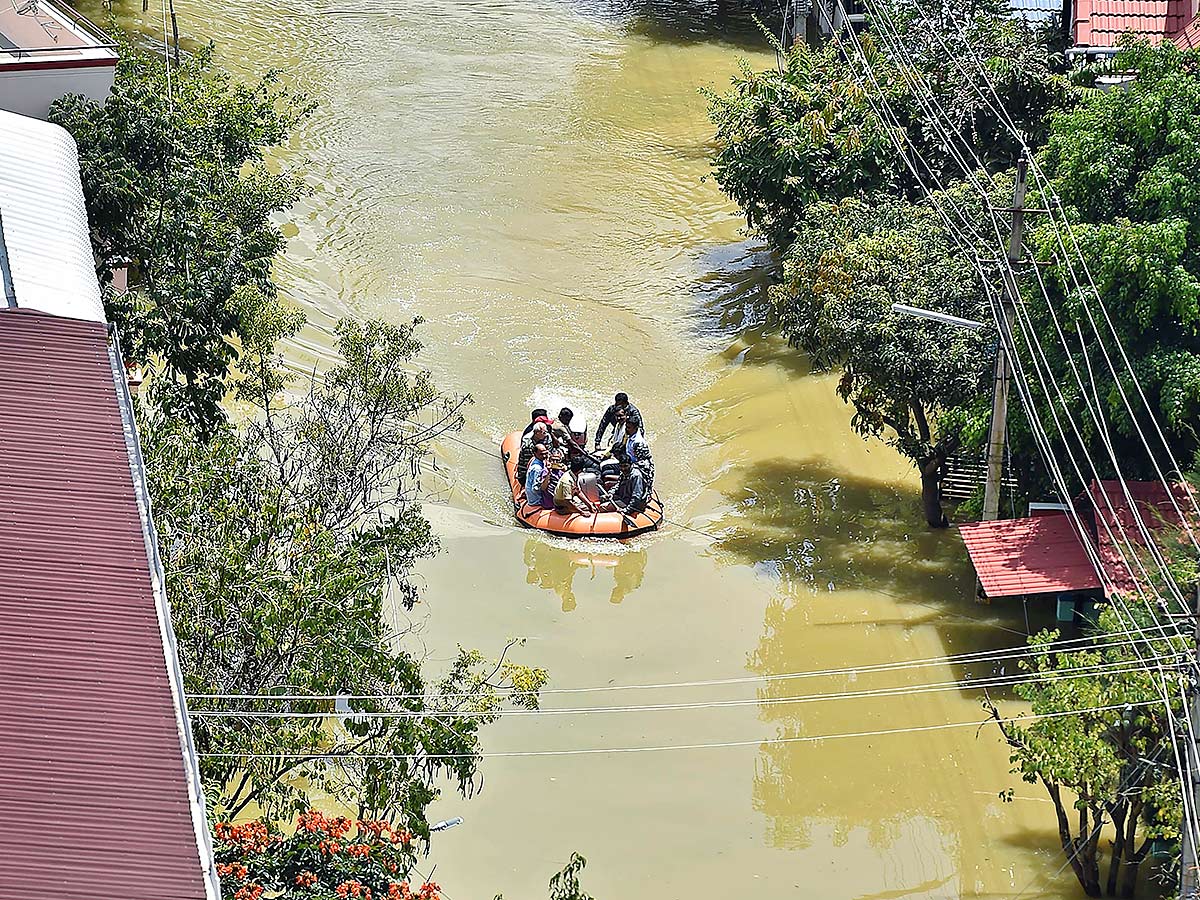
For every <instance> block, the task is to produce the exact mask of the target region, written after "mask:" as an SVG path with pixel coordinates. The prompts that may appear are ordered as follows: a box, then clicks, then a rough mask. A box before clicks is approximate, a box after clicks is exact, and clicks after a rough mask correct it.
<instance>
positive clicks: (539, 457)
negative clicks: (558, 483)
mask: <svg viewBox="0 0 1200 900" xmlns="http://www.w3.org/2000/svg"><path fill="white" fill-rule="evenodd" d="M549 455H550V453H549V451H548V450H547V449H546V445H545V444H534V445H533V459H532V460H530V462H529V471H528V472H527V473H526V475H525V503H526V505H528V506H546V505H547V504H546V503H544V502H543V501H544V500H545V499H546V483H547V482H548V481H549V480H550V467H549V466H547V465H546V461H547V459H548V457H549ZM549 505H550V506H553V505H554V504H553V498H551V503H550V504H549Z"/></svg>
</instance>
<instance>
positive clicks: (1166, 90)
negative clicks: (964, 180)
mask: <svg viewBox="0 0 1200 900" xmlns="http://www.w3.org/2000/svg"><path fill="white" fill-rule="evenodd" d="M1115 65H1116V66H1117V67H1118V68H1120V69H1122V70H1125V71H1129V72H1132V73H1136V77H1135V78H1133V79H1132V80H1131V81H1130V82H1129V83H1127V84H1126V85H1124V86H1123V87H1122V88H1121V89H1120V90H1111V91H1097V92H1094V93H1091V94H1089V95H1088V96H1087V98H1086V99H1085V100H1084V101H1083V102H1081V103H1080V104H1079V105H1078V106H1077V107H1075V108H1074V109H1072V110H1070V111H1067V112H1062V113H1060V114H1058V115H1056V116H1053V117H1052V118H1051V119H1050V125H1049V140H1048V141H1047V144H1046V146H1045V147H1044V148H1043V149H1042V151H1041V153H1040V155H1039V162H1040V164H1041V166H1042V169H1043V170H1044V172H1045V174H1046V176H1047V178H1048V179H1049V183H1050V185H1051V186H1052V189H1053V197H1048V196H1044V197H1042V199H1041V200H1040V201H1038V202H1039V205H1044V204H1045V203H1050V204H1052V205H1053V204H1054V202H1055V201H1054V198H1057V199H1058V201H1060V202H1061V203H1062V213H1063V216H1062V217H1060V218H1058V219H1057V221H1054V222H1051V221H1047V222H1044V223H1043V224H1041V225H1040V226H1039V227H1036V228H1035V229H1033V231H1032V234H1031V238H1030V244H1031V246H1032V248H1033V251H1034V254H1035V256H1036V258H1037V259H1038V260H1039V261H1040V262H1041V263H1042V264H1043V271H1042V281H1043V282H1044V285H1045V288H1046V291H1047V293H1048V295H1049V304H1047V301H1046V299H1045V298H1043V297H1042V296H1041V288H1040V286H1038V285H1037V284H1036V282H1035V279H1034V278H1033V277H1032V276H1030V277H1028V278H1027V279H1026V293H1027V295H1028V296H1029V298H1030V299H1029V302H1028V303H1027V308H1028V309H1029V311H1030V313H1031V316H1032V318H1033V320H1034V323H1035V330H1036V332H1037V333H1038V334H1039V335H1040V336H1041V342H1042V344H1043V345H1044V346H1045V347H1046V348H1047V353H1048V357H1049V362H1050V366H1051V369H1052V371H1053V373H1054V376H1055V378H1056V380H1057V381H1058V383H1059V385H1060V387H1061V388H1062V389H1063V391H1064V393H1065V394H1066V397H1067V405H1068V406H1073V407H1076V408H1079V409H1086V408H1087V405H1088V404H1089V403H1091V404H1092V405H1093V406H1094V407H1096V408H1097V412H1098V414H1099V415H1101V416H1102V417H1103V420H1104V421H1105V423H1106V425H1107V429H1108V434H1107V436H1106V437H1107V439H1109V440H1111V441H1112V442H1113V445H1114V450H1115V453H1116V455H1117V456H1118V459H1120V460H1121V461H1122V465H1123V467H1124V471H1125V474H1126V475H1128V476H1132V477H1147V476H1149V477H1153V475H1154V472H1153V471H1152V468H1151V466H1150V464H1149V459H1148V457H1147V455H1146V452H1145V450H1144V449H1142V447H1141V439H1140V438H1139V436H1138V434H1137V431H1138V428H1139V427H1140V428H1141V429H1142V430H1143V431H1144V432H1146V433H1147V434H1153V433H1154V429H1153V424H1152V423H1151V422H1150V420H1149V417H1148V413H1147V411H1146V409H1145V408H1144V406H1143V404H1142V402H1141V400H1140V398H1139V396H1138V392H1137V386H1135V385H1134V384H1133V381H1132V379H1131V377H1130V376H1129V374H1128V372H1127V371H1126V367H1125V365H1124V362H1123V360H1122V357H1121V355H1120V349H1119V348H1118V346H1117V340H1118V339H1119V341H1120V345H1121V346H1122V347H1123V348H1124V351H1125V353H1126V354H1127V355H1128V358H1129V360H1130V362H1131V364H1132V367H1133V370H1134V372H1135V373H1136V375H1137V379H1138V382H1139V384H1140V385H1141V387H1142V388H1143V390H1144V391H1145V392H1146V396H1147V399H1148V401H1149V405H1150V407H1151V409H1152V410H1153V414H1154V416H1155V417H1156V418H1157V420H1158V422H1159V424H1160V425H1162V427H1163V429H1164V431H1165V433H1166V434H1167V436H1168V439H1169V440H1170V441H1171V444H1172V446H1173V449H1174V450H1175V452H1176V455H1177V457H1178V458H1180V459H1182V460H1184V461H1187V460H1189V458H1190V457H1191V456H1192V455H1193V454H1194V453H1195V452H1196V450H1197V449H1198V448H1200V434H1198V433H1197V431H1196V427H1195V423H1196V422H1197V421H1198V420H1200V331H1198V328H1200V181H1198V180H1197V178H1196V172H1197V164H1198V163H1200V78H1197V72H1198V70H1200V52H1198V51H1188V52H1181V51H1179V50H1178V49H1176V48H1175V47H1174V46H1172V45H1171V44H1170V43H1169V42H1168V43H1165V44H1163V45H1162V46H1159V47H1150V46H1148V45H1146V44H1144V43H1138V42H1134V43H1131V44H1129V45H1128V46H1126V47H1125V48H1124V49H1123V50H1122V52H1121V54H1120V55H1119V56H1118V58H1117V62H1116V64H1115ZM1064 217H1065V219H1066V221H1067V222H1069V223H1070V227H1069V228H1068V227H1067V226H1065V225H1064V224H1063V221H1062V219H1063V218H1064ZM1093 284H1094V286H1093ZM1097 292H1098V294H1099V297H1100V298H1101V300H1100V301H1098V300H1097ZM1101 303H1102V304H1103V306H1101ZM1106 314H1107V316H1109V317H1111V321H1112V328H1113V329H1114V330H1115V331H1116V337H1115V338H1114V336H1113V334H1112V332H1111V331H1110V328H1109V324H1108V319H1107V318H1106ZM1054 315H1056V316H1057V317H1058V318H1059V320H1060V322H1059V323H1057V324H1056V323H1055V322H1054V319H1053V316H1054ZM1059 326H1061V327H1062V329H1063V331H1064V332H1065V333H1066V335H1067V343H1068V345H1069V346H1070V348H1071V353H1072V355H1073V356H1074V358H1075V361H1076V367H1077V368H1078V369H1080V370H1081V374H1082V376H1083V377H1082V379H1081V380H1082V381H1083V382H1084V385H1083V386H1082V387H1081V386H1080V385H1079V383H1078V381H1077V380H1076V378H1075V373H1074V372H1073V371H1072V369H1071V360H1070V359H1068V356H1067V350H1066V349H1065V348H1064V347H1063V341H1062V340H1061V339H1060V338H1059V336H1058V331H1057V329H1058V327H1059ZM1097 332H1098V333H1097ZM1110 359H1111V360H1112V366H1111V367H1110V365H1109V360H1110ZM1080 360H1083V361H1085V362H1080ZM1085 364H1086V366H1087V368H1085ZM1114 370H1115V374H1114ZM1122 391H1124V393H1125V395H1126V398H1128V400H1129V401H1130V405H1132V407H1133V413H1134V414H1133V415H1131V413H1130V411H1129V409H1128V408H1127V406H1126V400H1125V399H1124V398H1122V396H1121V393H1122ZM1042 412H1043V413H1044V412H1045V410H1044V409H1043V410H1042ZM1045 418H1047V420H1048V416H1045ZM1080 427H1081V429H1082V430H1083V432H1084V437H1085V441H1086V442H1087V445H1088V446H1087V449H1088V451H1089V452H1090V453H1091V454H1092V455H1093V456H1095V457H1096V458H1098V459H1102V460H1105V463H1104V465H1105V468H1106V470H1108V473H1109V474H1111V463H1109V462H1108V461H1107V460H1108V456H1107V453H1106V452H1105V451H1103V450H1101V444H1102V441H1103V440H1104V439H1106V438H1105V436H1102V435H1098V434H1097V433H1096V427H1095V425H1094V423H1093V421H1092V419H1091V417H1090V416H1084V415H1081V416H1080ZM1017 436H1018V439H1019V440H1018V452H1021V453H1023V454H1025V455H1026V456H1027V457H1028V456H1032V455H1033V454H1034V450H1033V448H1032V447H1031V446H1030V442H1029V439H1028V438H1027V437H1026V436H1025V433H1023V432H1020V431H1018V433H1017Z"/></svg>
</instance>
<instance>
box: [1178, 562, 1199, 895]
mask: <svg viewBox="0 0 1200 900" xmlns="http://www.w3.org/2000/svg"><path fill="white" fill-rule="evenodd" d="M1195 643H1196V650H1195V661H1194V666H1195V668H1194V669H1193V671H1192V672H1190V673H1189V675H1188V681H1189V682H1190V687H1189V690H1188V700H1187V702H1188V703H1190V704H1191V705H1192V713H1191V715H1192V719H1191V720H1192V722H1200V718H1197V717H1198V716H1200V690H1198V689H1197V688H1198V685H1197V684H1196V672H1198V671H1200V583H1197V584H1196V617H1195ZM1188 739H1189V740H1188V743H1189V744H1190V746H1188V747H1186V748H1185V750H1184V757H1185V765H1184V767H1183V768H1184V771H1183V772H1181V773H1180V775H1181V776H1182V778H1183V784H1182V785H1181V786H1180V787H1181V789H1182V790H1183V791H1186V792H1187V794H1188V796H1189V798H1190V800H1191V804H1192V816H1193V818H1192V820H1191V822H1190V823H1189V821H1188V814H1187V807H1184V812H1183V827H1182V828H1181V829H1180V831H1179V834H1180V838H1179V851H1180V852H1179V898H1180V900H1194V898H1195V897H1197V895H1198V894H1200V871H1197V870H1198V869H1200V857H1197V855H1196V854H1197V853H1198V852H1200V847H1197V846H1196V843H1195V838H1194V836H1193V834H1192V828H1191V825H1193V824H1195V823H1196V821H1197V818H1196V809H1197V806H1196V804H1197V803H1198V802H1200V772H1198V771H1197V766H1198V765H1200V738H1198V737H1197V736H1196V733H1195V732H1192V731H1191V730H1190V729H1189V734H1188Z"/></svg>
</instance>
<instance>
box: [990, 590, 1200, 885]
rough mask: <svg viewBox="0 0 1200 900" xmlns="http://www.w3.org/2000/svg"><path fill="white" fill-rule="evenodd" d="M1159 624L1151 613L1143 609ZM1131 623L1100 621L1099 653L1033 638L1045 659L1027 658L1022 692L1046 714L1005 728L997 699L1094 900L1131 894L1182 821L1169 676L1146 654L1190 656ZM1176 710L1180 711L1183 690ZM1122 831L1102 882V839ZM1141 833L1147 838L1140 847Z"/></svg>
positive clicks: (1147, 623)
mask: <svg viewBox="0 0 1200 900" xmlns="http://www.w3.org/2000/svg"><path fill="white" fill-rule="evenodd" d="M1136 616H1138V617H1139V618H1140V619H1141V620H1142V621H1141V625H1142V626H1143V627H1149V628H1153V627H1154V624H1155V623H1154V622H1153V619H1152V618H1151V617H1150V616H1149V614H1148V611H1145V610H1142V611H1139V612H1137V613H1136ZM1128 622H1129V620H1128V619H1126V618H1123V617H1122V616H1119V615H1118V614H1117V613H1116V611H1115V610H1113V609H1112V608H1109V609H1106V610H1104V611H1103V612H1102V613H1101V614H1100V617H1099V621H1098V627H1097V632H1096V643H1095V645H1094V646H1092V647H1086V648H1082V649H1072V650H1069V651H1067V650H1056V649H1055V646H1054V642H1055V640H1056V639H1057V638H1058V632H1048V631H1044V632H1041V633H1040V634H1038V635H1036V636H1034V637H1033V638H1031V639H1030V646H1031V647H1033V648H1034V649H1035V650H1036V651H1038V652H1037V654H1036V655H1034V656H1031V657H1030V658H1028V659H1026V660H1024V661H1022V663H1021V669H1022V671H1023V672H1025V673H1027V674H1029V675H1030V676H1032V677H1031V680H1029V681H1028V682H1025V683H1022V684H1020V685H1018V687H1017V689H1016V691H1017V694H1018V695H1019V696H1020V697H1021V698H1022V699H1024V700H1028V701H1029V702H1030V704H1031V713H1032V715H1033V716H1034V717H1038V718H1036V719H1035V720H1033V721H1030V722H1028V723H1026V722H1022V721H1020V720H1017V721H1016V722H1014V723H1007V724H1006V723H1005V721H1004V720H1003V718H1002V717H1001V716H1000V714H999V713H998V711H997V710H996V708H995V706H992V705H991V704H990V702H989V704H988V705H989V707H990V709H991V712H992V714H993V716H994V717H995V718H996V720H997V722H998V723H999V724H1000V727H1001V731H1002V733H1003V735H1004V737H1005V739H1006V740H1007V741H1008V743H1009V745H1010V747H1011V748H1012V757H1011V760H1012V764H1013V772H1014V773H1015V774H1018V775H1020V776H1021V778H1022V779H1023V780H1024V781H1027V782H1029V783H1030V784H1041V785H1042V787H1044V788H1045V790H1046V793H1047V795H1048V796H1049V798H1050V801H1051V803H1052V804H1053V806H1054V810H1055V814H1056V817H1057V820H1058V832H1059V839H1060V841H1061V843H1062V849H1063V853H1064V854H1065V855H1066V857H1067V863H1068V864H1069V865H1070V866H1071V869H1072V871H1073V872H1074V873H1075V875H1076V877H1077V878H1078V879H1079V883H1080V885H1081V886H1082V887H1083V889H1084V892H1085V893H1086V894H1087V895H1088V896H1089V897H1099V896H1101V895H1102V893H1104V892H1107V894H1108V895H1109V896H1115V895H1117V894H1118V893H1119V894H1120V896H1122V897H1132V896H1133V892H1134V888H1135V885H1136V883H1137V878H1138V870H1139V868H1140V866H1141V864H1142V862H1143V860H1144V859H1145V858H1146V856H1147V854H1148V853H1149V850H1150V845H1151V842H1152V841H1153V840H1155V839H1161V840H1164V841H1175V840H1177V839H1178V837H1179V827H1180V822H1181V820H1182V807H1181V805H1180V804H1181V799H1180V792H1179V790H1180V785H1179V776H1178V772H1177V771H1176V769H1175V768H1174V760H1173V758H1171V757H1170V754H1171V743H1172V741H1173V740H1175V739H1176V738H1177V737H1179V736H1178V735H1176V734H1175V733H1174V729H1175V727H1176V726H1175V725H1173V724H1172V718H1171V715H1170V714H1169V712H1168V710H1167V709H1166V707H1164V705H1163V702H1162V700H1163V693H1162V690H1163V689H1162V687H1161V686H1160V685H1161V681H1160V679H1161V677H1162V676H1160V673H1159V672H1158V671H1157V670H1154V669H1149V670H1148V669H1147V668H1146V667H1145V665H1144V664H1143V663H1142V658H1143V657H1146V658H1149V657H1152V656H1153V657H1158V658H1160V659H1161V658H1168V657H1170V656H1173V655H1174V654H1176V653H1179V652H1181V651H1182V652H1187V648H1186V646H1185V645H1184V642H1183V641H1181V640H1177V639H1168V638H1164V639H1162V640H1161V641H1158V642H1147V643H1146V644H1144V645H1143V646H1141V647H1140V648H1139V647H1135V646H1132V645H1131V644H1130V643H1129V642H1128V640H1125V639H1122V635H1124V634H1125V633H1126V632H1127V631H1128V630H1129V626H1128V624H1127V623H1128ZM1174 694H1175V696H1174V698H1173V699H1172V700H1171V704H1172V705H1173V706H1174V708H1175V713H1176V714H1179V713H1180V712H1181V711H1180V709H1179V704H1180V703H1181V702H1182V701H1181V698H1180V695H1179V693H1178V692H1177V691H1176V692H1174ZM1105 827H1111V828H1112V833H1113V835H1114V840H1113V845H1112V853H1111V857H1110V862H1109V869H1108V877H1107V879H1106V881H1105V883H1104V885H1103V887H1102V883H1101V877H1100V862H1101V850H1100V847H1101V841H1100V838H1101V833H1102V831H1103V830H1104V829H1105ZM1139 836H1140V837H1141V842H1140V843H1139V842H1138V838H1139Z"/></svg>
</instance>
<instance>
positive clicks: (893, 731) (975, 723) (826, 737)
mask: <svg viewBox="0 0 1200 900" xmlns="http://www.w3.org/2000/svg"><path fill="white" fill-rule="evenodd" d="M1160 702H1161V701H1158V700H1152V701H1143V702H1138V703H1117V704H1113V705H1109V706H1087V707H1082V708H1078V709H1070V710H1061V711H1059V712H1053V713H1041V714H1037V713H1035V714H1027V715H1023V716H1009V717H1001V718H1000V720H999V721H1001V722H1005V723H1008V724H1018V725H1019V724H1021V723H1023V722H1035V721H1042V720H1045V719H1060V718H1063V717H1064V716H1080V715H1087V714H1089V713H1099V712H1111V711H1113V710H1118V709H1119V710H1126V709H1130V708H1139V707H1146V706H1157V705H1158V704H1159V703H1160ZM994 721H996V719H995V718H993V717H989V718H986V719H984V720H983V721H979V720H971V721H966V722H940V723H937V724H935V725H915V726H908V727H906V728H884V729H879V730H874V731H850V732H839V733H835V734H817V735H799V736H795V737H776V738H762V739H760V740H741V741H716V742H711V743H696V744H661V745H657V746H644V747H582V748H574V749H566V750H507V751H506V750H501V751H493V752H484V753H374V754H373V753H342V754H339V753H322V752H321V751H320V750H319V749H315V750H312V751H310V752H308V753H200V754H199V756H200V757H201V758H204V759H242V760H248V759H276V760H280V759H304V758H307V757H313V758H314V759H324V760H336V759H340V758H353V759H365V760H371V759H387V760H407V761H425V760H439V759H513V758H523V757H545V756H591V755H596V754H626V753H659V752H666V751H674V750H715V749H723V748H728V747H758V746H768V745H776V744H808V743H816V742H818V741H831V740H842V739H847V738H865V737H883V736H887V735H897V734H920V733H924V732H929V731H942V730H946V729H952V728H982V727H983V726H984V725H987V724H988V723H989V722H994Z"/></svg>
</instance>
